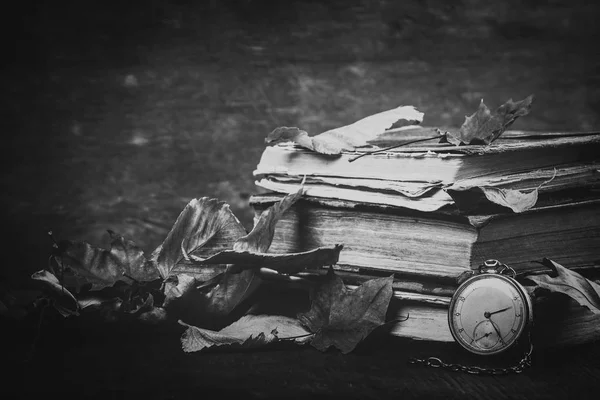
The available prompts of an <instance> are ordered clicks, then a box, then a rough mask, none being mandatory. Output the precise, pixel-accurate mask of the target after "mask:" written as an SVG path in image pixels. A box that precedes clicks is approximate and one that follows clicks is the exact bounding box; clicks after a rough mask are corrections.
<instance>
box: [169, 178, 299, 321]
mask: <svg viewBox="0 0 600 400" xmlns="http://www.w3.org/2000/svg"><path fill="white" fill-rule="evenodd" d="M301 196H302V189H300V190H299V191H298V193H295V194H291V195H287V196H285V197H284V198H283V199H281V201H280V202H278V203H276V204H274V205H273V206H271V207H269V208H268V209H267V210H265V211H264V212H263V213H262V214H261V216H260V218H259V219H258V221H257V222H256V225H255V226H254V229H252V231H251V232H250V233H249V234H248V235H246V236H244V237H241V238H239V239H238V240H237V241H236V242H235V243H234V245H233V249H234V250H235V251H238V252H244V251H247V252H258V253H264V252H266V251H267V250H268V249H269V246H270V245H271V241H272V240H273V234H274V230H275V224H276V223H277V221H278V220H279V218H280V217H281V216H282V215H283V214H284V213H285V212H286V211H287V210H288V208H289V207H291V206H292V205H293V204H294V203H295V202H296V201H297V200H298V199H299V198H300V197H301ZM228 268H232V267H231V266H229V267H228ZM211 281H212V283H211V287H212V288H211V289H210V291H208V292H204V291H202V290H190V291H188V292H187V293H186V294H184V295H183V296H182V297H181V298H180V299H179V300H178V302H177V303H178V307H177V308H178V309H180V310H184V311H185V314H186V315H185V318H184V317H182V318H181V319H183V320H184V321H186V322H188V323H191V324H193V325H196V326H201V327H209V328H212V329H214V328H215V327H220V326H222V321H223V320H224V318H225V317H227V316H228V315H229V314H230V313H231V312H232V311H233V310H234V309H235V308H236V307H237V306H238V305H240V304H241V303H242V302H243V301H244V300H246V299H247V298H248V297H249V296H250V295H252V294H253V293H254V292H255V291H256V289H257V288H258V287H259V285H260V282H261V279H260V278H259V277H258V276H257V273H256V270H255V269H247V270H244V271H242V272H240V273H235V274H233V273H231V272H230V271H228V270H226V271H225V272H224V273H221V274H219V275H217V276H216V277H215V278H213V279H211Z"/></svg>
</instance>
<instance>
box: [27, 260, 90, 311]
mask: <svg viewBox="0 0 600 400" xmlns="http://www.w3.org/2000/svg"><path fill="white" fill-rule="evenodd" d="M31 279H33V280H35V281H38V282H42V284H43V286H44V289H45V292H46V293H47V295H48V296H49V297H50V298H52V299H53V300H54V307H55V308H56V309H57V310H58V312H59V313H60V314H61V315H62V316H64V317H67V316H70V315H79V303H78V302H77V299H75V296H73V295H72V294H71V292H69V291H68V290H67V289H66V288H65V287H64V286H62V285H61V284H60V282H59V280H58V278H56V276H54V275H53V274H52V273H51V272H48V271H46V270H41V271H38V272H35V273H34V274H33V275H31Z"/></svg>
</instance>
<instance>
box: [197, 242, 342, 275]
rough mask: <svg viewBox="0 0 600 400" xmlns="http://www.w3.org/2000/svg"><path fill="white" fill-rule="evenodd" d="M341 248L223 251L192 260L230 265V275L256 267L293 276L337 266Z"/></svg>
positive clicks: (340, 246)
mask: <svg viewBox="0 0 600 400" xmlns="http://www.w3.org/2000/svg"><path fill="white" fill-rule="evenodd" d="M342 248H343V246H342V245H335V246H332V247H319V248H316V249H313V250H309V251H305V252H301V253H287V254H273V253H252V252H249V251H235V250H225V251H222V252H220V253H217V254H215V255H214V256H212V257H209V258H206V259H201V258H196V257H194V258H193V260H194V262H195V263H197V264H199V265H203V264H204V265H208V264H232V265H231V267H230V268H229V272H230V273H232V274H236V273H239V272H241V271H244V270H246V269H251V268H257V267H261V268H269V269H272V270H275V271H279V272H282V273H284V274H295V273H298V272H300V271H303V270H305V269H308V268H320V267H323V266H327V265H334V264H337V262H338V259H339V256H340V251H341V250H342Z"/></svg>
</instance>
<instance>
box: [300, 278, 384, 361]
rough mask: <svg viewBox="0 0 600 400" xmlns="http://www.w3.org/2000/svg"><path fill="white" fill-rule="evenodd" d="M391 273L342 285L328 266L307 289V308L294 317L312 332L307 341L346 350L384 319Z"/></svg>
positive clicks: (322, 348) (316, 345)
mask: <svg viewBox="0 0 600 400" xmlns="http://www.w3.org/2000/svg"><path fill="white" fill-rule="evenodd" d="M393 280H394V279H393V277H391V276H390V277H388V278H379V279H372V280H369V281H367V282H365V283H363V284H362V285H361V286H359V287H358V288H356V289H354V290H351V289H348V288H346V286H345V285H344V282H343V281H342V280H341V279H340V278H339V277H338V276H337V275H335V274H334V273H333V270H330V272H329V274H327V280H326V281H325V283H324V284H323V285H321V286H320V287H319V288H318V289H316V290H314V291H312V292H311V296H310V297H311V302H312V304H311V309H310V311H308V312H307V313H303V314H300V315H299V316H298V319H299V320H300V322H302V323H303V324H304V325H305V326H306V327H307V328H308V329H309V330H310V331H311V332H314V333H315V336H314V338H313V339H312V341H311V344H312V345H313V346H314V347H316V348H317V349H319V350H321V351H325V350H327V349H328V348H329V347H330V346H334V347H336V348H338V349H339V350H341V351H342V353H344V354H345V353H349V352H350V351H352V350H354V348H355V347H356V346H357V345H358V343H359V342H360V341H361V340H363V339H364V338H365V337H366V336H367V335H369V333H371V332H372V331H373V330H374V329H375V328H377V327H378V326H381V325H383V324H384V323H385V316H386V313H387V309H388V306H389V303H390V300H391V298H392V293H393V290H392V282H393Z"/></svg>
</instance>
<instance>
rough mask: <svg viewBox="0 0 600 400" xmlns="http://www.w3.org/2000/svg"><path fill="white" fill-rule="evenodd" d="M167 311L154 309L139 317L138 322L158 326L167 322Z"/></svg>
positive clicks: (160, 308)
mask: <svg viewBox="0 0 600 400" xmlns="http://www.w3.org/2000/svg"><path fill="white" fill-rule="evenodd" d="M167 317H168V316H167V311H166V310H165V309H164V308H162V307H154V308H153V309H151V310H149V311H146V312H142V313H140V314H139V315H138V320H140V321H142V322H145V323H147V324H158V323H160V322H164V321H166V320H167Z"/></svg>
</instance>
